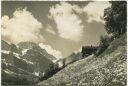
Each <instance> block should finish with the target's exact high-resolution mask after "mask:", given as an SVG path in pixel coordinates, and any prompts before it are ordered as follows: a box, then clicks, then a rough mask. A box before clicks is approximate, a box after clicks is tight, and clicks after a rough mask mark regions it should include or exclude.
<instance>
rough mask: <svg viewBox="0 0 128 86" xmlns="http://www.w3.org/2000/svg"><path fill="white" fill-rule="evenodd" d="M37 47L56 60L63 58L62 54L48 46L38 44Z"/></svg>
mask: <svg viewBox="0 0 128 86" xmlns="http://www.w3.org/2000/svg"><path fill="white" fill-rule="evenodd" d="M39 46H40V47H41V48H42V49H45V50H46V51H47V52H48V54H50V55H53V56H54V57H56V58H57V59H60V58H63V56H62V53H61V52H60V51H58V50H55V49H53V48H52V47H51V46H50V45H45V44H43V43H40V44H39Z"/></svg>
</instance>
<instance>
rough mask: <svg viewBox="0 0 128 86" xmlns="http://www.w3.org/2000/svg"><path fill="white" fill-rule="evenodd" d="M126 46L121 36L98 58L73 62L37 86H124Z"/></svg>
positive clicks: (124, 37)
mask: <svg viewBox="0 0 128 86" xmlns="http://www.w3.org/2000/svg"><path fill="white" fill-rule="evenodd" d="M126 44H127V42H126V35H123V36H122V37H121V38H118V39H116V40H114V41H113V42H112V43H111V45H110V46H109V47H108V48H107V49H106V51H105V52H104V53H102V54H101V55H100V56H98V57H95V56H93V55H91V56H89V57H87V58H85V59H83V60H79V61H77V62H74V63H73V64H70V65H68V66H67V67H65V68H64V69H62V70H61V71H59V72H58V73H57V74H55V75H54V76H53V77H51V78H49V79H48V80H45V81H42V82H40V83H38V86H126V73H127V63H126V59H127V52H126Z"/></svg>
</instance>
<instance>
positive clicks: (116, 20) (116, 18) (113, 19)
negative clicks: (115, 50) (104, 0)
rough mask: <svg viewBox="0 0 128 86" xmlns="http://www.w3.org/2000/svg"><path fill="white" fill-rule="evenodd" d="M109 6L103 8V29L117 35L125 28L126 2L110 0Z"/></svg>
mask: <svg viewBox="0 0 128 86" xmlns="http://www.w3.org/2000/svg"><path fill="white" fill-rule="evenodd" d="M110 3H111V7H108V8H107V9H105V10H104V20H105V29H106V31H107V32H108V34H110V33H111V34H113V36H115V37H117V36H120V35H122V34H124V33H125V32H126V30H127V2H126V1H111V2H110Z"/></svg>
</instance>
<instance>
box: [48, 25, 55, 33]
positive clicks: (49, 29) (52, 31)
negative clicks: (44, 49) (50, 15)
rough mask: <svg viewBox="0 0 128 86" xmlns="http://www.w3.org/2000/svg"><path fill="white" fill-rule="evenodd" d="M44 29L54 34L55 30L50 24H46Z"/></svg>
mask: <svg viewBox="0 0 128 86" xmlns="http://www.w3.org/2000/svg"><path fill="white" fill-rule="evenodd" d="M46 31H47V32H49V33H51V34H53V35H55V34H56V32H55V31H54V30H53V29H52V27H51V26H50V25H47V28H46Z"/></svg>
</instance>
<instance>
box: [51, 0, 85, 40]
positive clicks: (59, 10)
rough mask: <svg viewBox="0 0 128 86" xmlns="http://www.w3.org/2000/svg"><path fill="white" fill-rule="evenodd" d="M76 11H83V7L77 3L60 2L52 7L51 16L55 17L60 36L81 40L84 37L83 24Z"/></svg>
mask: <svg viewBox="0 0 128 86" xmlns="http://www.w3.org/2000/svg"><path fill="white" fill-rule="evenodd" d="M74 12H75V13H82V9H80V7H79V6H77V5H71V4H69V3H66V2H60V4H57V5H55V6H53V7H51V8H50V18H53V19H54V21H55V23H56V24H57V29H58V33H59V35H60V37H62V38H65V39H70V40H73V41H75V42H79V41H80V40H81V38H82V33H83V25H82V24H81V23H82V21H81V19H80V18H79V17H78V16H77V15H76V14H75V13H74Z"/></svg>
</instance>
